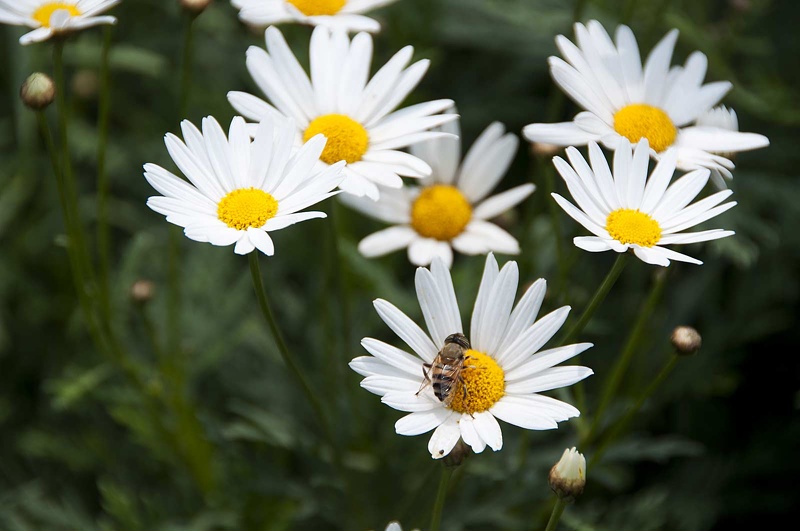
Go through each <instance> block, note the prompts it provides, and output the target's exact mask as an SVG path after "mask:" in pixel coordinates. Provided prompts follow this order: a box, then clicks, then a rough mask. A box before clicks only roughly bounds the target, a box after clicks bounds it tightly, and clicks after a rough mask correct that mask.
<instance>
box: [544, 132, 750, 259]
mask: <svg viewBox="0 0 800 531" xmlns="http://www.w3.org/2000/svg"><path fill="white" fill-rule="evenodd" d="M567 158H568V159H569V163H568V162H567V161H566V160H564V159H562V158H561V157H555V158H554V159H553V163H554V164H555V166H556V169H557V170H558V173H560V174H561V177H562V178H563V179H564V181H565V182H566V183H567V188H569V192H570V194H571V195H572V197H573V199H574V200H575V202H576V203H577V205H578V206H577V207H576V206H575V205H573V204H572V203H570V202H569V201H567V200H566V199H564V198H563V197H561V196H560V195H559V194H556V193H554V194H553V198H554V199H555V200H556V202H557V203H558V204H559V205H560V206H561V208H563V209H564V211H565V212H566V213H567V214H569V216H570V217H572V219H574V220H575V221H577V222H578V223H580V224H581V225H583V226H584V228H586V230H588V231H589V232H591V233H592V234H594V236H579V237H577V238H575V239H574V242H575V245H576V246H577V247H580V248H581V249H583V250H586V251H590V252H602V251H609V250H613V251H616V252H618V253H624V252H627V251H628V249H632V250H633V252H634V254H636V256H637V257H639V258H640V259H641V260H642V261H644V262H647V263H648V264H654V265H660V266H668V265H669V264H670V260H678V261H681V262H689V263H691V264H702V262H701V261H700V260H697V259H695V258H692V257H690V256H687V255H685V254H681V253H679V252H676V251H673V250H671V249H667V248H666V247H664V245H670V244H686V243H697V242H705V241H709V240H716V239H719V238H725V237H727V236H732V235H733V234H734V232H733V231H730V230H722V229H711V230H704V231H699V232H683V231H685V230H686V229H689V228H691V227H694V226H695V225H698V224H700V223H702V222H704V221H707V220H709V219H711V218H713V217H715V216H718V215H720V214H722V213H723V212H725V211H726V210H728V209H730V208H732V207H734V206H735V205H736V202H734V201H730V202H727V203H723V201H725V199H727V198H728V197H730V196H731V194H732V193H733V192H732V191H730V190H723V191H720V192H717V193H715V194H713V195H711V196H709V197H707V198H705V199H702V200H700V201H697V202H696V203H692V204H691V205H690V204H689V203H691V202H692V200H693V199H694V198H695V197H697V194H699V193H700V191H701V190H702V189H703V188H704V187H705V185H706V184H707V183H708V179H709V175H710V171H709V170H708V169H705V168H704V169H699V170H694V171H692V172H689V173H687V174H686V175H684V176H683V177H681V178H680V179H678V180H676V181H675V182H673V183H672V184H670V181H671V180H672V176H673V174H674V173H675V166H676V164H677V158H678V152H677V151H676V150H672V149H670V150H668V151H667V152H666V153H664V154H663V156H662V157H661V160H660V161H659V162H658V164H657V165H656V167H655V169H654V170H653V172H652V173H651V174H650V175H649V177H648V163H649V161H650V147H649V146H648V144H647V140H644V139H643V140H641V141H640V142H639V143H638V144H637V145H636V149H635V150H633V152H631V145H630V143H629V142H628V141H627V139H626V140H623V141H622V142H620V146H619V148H618V149H617V151H616V152H615V153H614V169H613V173H612V171H611V168H609V166H608V162H607V161H606V158H605V156H604V155H603V151H602V150H601V149H600V147H599V146H598V145H597V144H596V143H594V142H590V143H589V160H590V161H591V167H590V166H589V164H588V163H587V162H586V160H585V159H584V158H583V156H582V155H581V154H580V152H579V151H578V150H577V149H575V148H574V147H569V148H567Z"/></svg>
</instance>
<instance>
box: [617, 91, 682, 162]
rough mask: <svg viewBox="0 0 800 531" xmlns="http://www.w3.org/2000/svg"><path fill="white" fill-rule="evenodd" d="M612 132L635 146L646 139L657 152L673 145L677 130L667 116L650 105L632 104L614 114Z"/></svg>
mask: <svg viewBox="0 0 800 531" xmlns="http://www.w3.org/2000/svg"><path fill="white" fill-rule="evenodd" d="M614 130H615V131H616V132H617V133H619V134H621V135H622V136H624V137H625V138H627V139H628V140H630V141H631V143H632V144H635V143H636V142H638V141H639V140H641V139H642V138H646V139H647V141H648V142H649V143H650V147H651V148H653V149H655V150H656V151H658V152H661V151H664V150H665V149H667V148H668V147H670V146H671V145H672V144H674V143H675V137H676V136H678V129H677V128H676V127H675V124H673V123H672V120H670V118H669V115H667V113H665V112H664V111H662V110H661V109H659V108H658V107H653V106H652V105H646V104H644V103H634V104H633V105H627V106H625V107H623V108H621V109H620V110H618V111H617V112H616V114H614Z"/></svg>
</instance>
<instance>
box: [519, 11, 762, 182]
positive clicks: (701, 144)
mask: <svg viewBox="0 0 800 531" xmlns="http://www.w3.org/2000/svg"><path fill="white" fill-rule="evenodd" d="M575 34H576V37H577V39H576V40H577V45H576V44H575V43H573V42H571V41H570V40H569V39H567V38H566V37H564V36H563V35H559V36H558V37H556V44H557V46H558V48H559V50H560V51H561V54H562V55H563V57H564V59H566V60H564V59H561V58H559V57H550V59H549V62H550V72H551V74H552V76H553V79H554V80H555V82H556V84H557V85H558V86H559V87H561V89H562V90H563V91H564V92H565V93H566V94H567V95H568V96H569V97H570V98H572V99H573V100H574V101H575V102H576V103H577V104H578V105H580V106H581V107H583V108H584V109H585V111H584V112H581V113H579V114H578V115H577V116H575V118H574V120H573V121H571V122H563V123H556V124H531V125H528V126H526V127H525V129H524V135H525V138H527V139H528V140H529V141H531V142H547V143H551V144H556V145H560V146H583V145H586V144H587V143H588V142H591V141H594V142H600V143H602V144H603V145H604V146H605V147H607V148H609V149H612V150H613V149H617V148H618V147H619V146H620V145H621V143H622V141H623V140H627V141H629V142H631V143H633V144H635V143H636V142H638V141H639V140H641V139H643V138H646V139H647V140H648V142H649V144H650V147H651V149H652V155H653V156H654V157H655V158H656V159H658V158H660V157H661V156H662V155H663V153H664V152H665V151H666V150H667V148H672V149H674V150H676V151H677V167H678V168H680V169H681V170H694V169H698V168H709V169H711V170H714V171H716V172H718V173H719V174H720V175H722V176H724V177H726V178H730V177H732V173H731V170H732V169H733V168H734V164H733V162H732V161H731V160H730V159H729V158H726V157H725V156H723V155H721V154H723V153H735V152H739V151H747V150H752V149H758V148H763V147H765V146H768V145H769V140H768V139H767V137H765V136H763V135H760V134H756V133H743V132H739V131H738V130H731V129H729V128H724V127H719V126H718V125H716V124H715V125H704V124H702V123H697V120H698V118H699V117H700V116H702V115H704V114H705V113H706V112H707V111H708V110H709V109H711V108H712V107H714V106H715V105H716V104H717V103H719V101H720V100H721V99H722V98H723V97H724V96H725V94H727V92H728V91H729V90H730V89H731V88H732V86H733V85H732V84H731V83H730V82H728V81H717V82H713V83H704V82H703V80H704V78H705V76H706V70H707V67H708V59H707V58H706V56H705V55H704V54H703V53H701V52H697V51H696V52H694V53H692V54H691V55H690V56H689V58H688V59H687V60H686V63H685V64H684V65H683V66H670V63H671V61H672V52H673V49H674V47H675V42H676V40H677V38H678V31H677V30H672V31H670V32H669V33H667V35H666V36H665V37H664V38H663V39H661V41H660V42H659V43H658V44H657V45H656V47H655V48H653V50H652V52H650V55H649V56H648V58H647V61H646V62H645V64H644V66H643V65H642V61H641V59H640V56H639V46H638V44H637V42H636V38H635V37H634V35H633V32H632V31H631V29H630V28H629V27H627V26H619V27H618V28H617V32H616V41H615V42H614V41H612V40H611V37H609V35H608V33H606V30H605V29H604V28H603V26H602V25H601V24H600V23H599V22H597V21H596V20H592V21H590V22H589V23H588V24H587V25H586V26H584V25H583V24H580V23H579V24H575Z"/></svg>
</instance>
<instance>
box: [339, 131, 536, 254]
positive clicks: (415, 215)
mask: <svg viewBox="0 0 800 531" xmlns="http://www.w3.org/2000/svg"><path fill="white" fill-rule="evenodd" d="M442 130H444V131H446V132H449V133H453V135H455V136H454V137H453V138H438V139H436V140H429V141H428V142H423V143H420V144H416V145H414V146H412V148H411V153H412V154H413V155H416V156H417V157H419V158H420V159H422V160H424V161H425V162H427V163H428V164H430V166H431V168H433V174H432V175H431V176H430V177H429V178H425V179H423V180H421V181H420V186H407V187H403V188H401V189H400V190H382V191H381V198H380V200H379V201H377V202H374V201H370V200H368V199H364V198H357V197H351V196H343V197H342V199H343V200H344V202H345V203H346V204H348V205H350V206H352V207H353V208H356V209H357V210H359V211H361V212H363V213H364V214H366V215H368V216H372V217H374V218H376V219H378V220H380V221H385V222H387V223H392V224H394V226H392V227H389V228H388V229H384V230H381V231H379V232H376V233H374V234H372V235H370V236H367V237H366V238H364V239H363V240H362V241H361V243H360V244H359V245H358V250H359V251H361V254H363V255H364V256H367V257H374V256H382V255H384V254H387V253H390V252H392V251H396V250H398V249H402V248H404V247H408V259H409V260H410V261H411V263H412V264H415V265H420V266H426V265H429V264H430V263H431V262H432V261H433V259H434V257H437V256H438V257H439V258H441V259H442V261H443V262H444V263H445V265H447V267H450V266H451V265H452V262H453V249H455V250H456V251H458V252H460V253H464V254H470V255H475V254H486V253H488V252H490V251H494V252H498V253H506V254H519V243H517V240H516V239H514V237H513V236H511V235H510V234H509V233H507V232H506V231H504V230H503V229H501V228H500V227H498V226H497V225H495V224H493V223H490V222H489V221H487V220H489V219H492V218H495V217H497V216H499V215H500V214H502V213H504V212H506V211H507V210H509V209H510V208H513V207H514V206H516V205H517V204H519V203H520V202H522V201H523V200H525V198H527V197H528V196H529V195H531V194H532V193H533V191H534V190H535V189H536V187H535V186H534V185H532V184H523V185H521V186H516V187H514V188H511V189H510V190H507V191H505V192H502V193H500V194H497V195H495V196H492V197H488V198H487V197H486V196H487V195H489V193H490V192H491V191H492V189H493V188H494V187H495V186H496V185H497V184H498V183H499V182H500V179H502V178H503V175H505V173H506V171H507V170H508V167H509V166H510V165H511V162H512V161H513V160H514V155H515V154H516V152H517V146H518V144H519V141H518V139H517V137H516V136H515V135H513V134H510V133H509V134H505V127H503V124H501V123H499V122H495V123H493V124H491V125H490V126H489V127H487V128H486V130H485V131H484V132H483V134H481V136H480V137H479V138H478V139H477V140H476V141H475V143H474V144H473V145H472V148H471V149H470V150H469V152H468V153H467V155H466V156H465V157H464V162H463V163H462V164H461V165H460V166H459V161H460V159H461V140H460V138H459V137H458V136H457V135H458V134H459V127H458V122H457V121H453V122H451V123H449V124H447V125H445V126H443V127H442Z"/></svg>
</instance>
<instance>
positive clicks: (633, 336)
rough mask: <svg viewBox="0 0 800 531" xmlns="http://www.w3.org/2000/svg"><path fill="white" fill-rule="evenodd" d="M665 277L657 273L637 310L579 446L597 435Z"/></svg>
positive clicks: (659, 295)
mask: <svg viewBox="0 0 800 531" xmlns="http://www.w3.org/2000/svg"><path fill="white" fill-rule="evenodd" d="M666 278H667V275H666V272H664V271H659V274H657V276H656V279H655V281H654V282H653V287H652V288H650V293H649V295H648V296H647V299H646V300H645V302H644V304H643V305H642V308H641V309H640V310H639V312H638V316H637V318H636V322H635V323H634V325H633V328H631V331H630V334H629V335H628V340H627V341H626V343H625V347H624V348H623V350H622V353H621V354H620V356H619V358H618V359H617V362H616V364H615V365H614V368H613V369H612V371H611V374H610V375H609V377H608V379H607V380H606V384H605V387H604V389H603V394H602V396H601V398H600V404H599V405H598V406H597V411H596V412H595V414H594V418H593V420H592V425H591V428H590V429H589V432H588V433H587V434H586V436H585V438H584V439H583V440H582V441H581V446H585V445H587V444H589V443H591V442H592V440H593V439H594V437H595V436H596V435H597V433H598V430H599V429H600V427H601V421H602V418H603V415H604V414H605V412H606V409H607V408H608V406H609V404H611V399H612V398H613V397H614V396H615V395H616V393H617V390H618V389H619V386H620V384H621V383H622V377H623V376H624V375H625V371H626V370H627V369H628V366H629V365H630V362H631V360H632V359H633V354H634V353H635V352H636V350H637V348H638V346H639V342H640V341H641V339H642V334H643V333H644V330H645V328H646V324H647V322H648V321H649V320H650V316H651V315H652V314H653V310H655V307H656V305H657V304H658V301H659V300H661V294H662V293H663V291H664V283H665V281H666Z"/></svg>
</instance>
